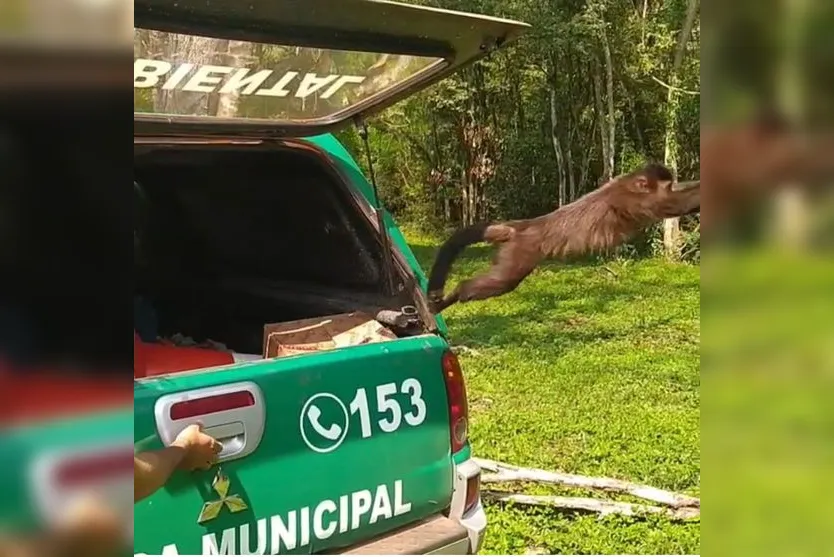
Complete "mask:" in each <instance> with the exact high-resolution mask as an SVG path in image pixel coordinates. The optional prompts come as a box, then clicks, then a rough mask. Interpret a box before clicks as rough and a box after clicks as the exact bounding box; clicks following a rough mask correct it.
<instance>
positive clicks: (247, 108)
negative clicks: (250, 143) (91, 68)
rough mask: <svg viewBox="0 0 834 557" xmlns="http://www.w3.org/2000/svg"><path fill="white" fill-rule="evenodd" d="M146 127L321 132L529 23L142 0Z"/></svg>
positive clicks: (358, 0)
mask: <svg viewBox="0 0 834 557" xmlns="http://www.w3.org/2000/svg"><path fill="white" fill-rule="evenodd" d="M134 26H135V27H134V71H133V91H134V121H135V126H134V129H135V132H134V133H135V134H137V135H143V134H151V135H159V134H177V135H180V134H201V135H202V134H218V135H232V134H234V135H241V136H250V137H267V136H296V137H300V136H311V135H316V134H320V133H324V132H329V131H333V130H334V129H336V128H338V127H339V126H341V125H344V124H345V123H347V122H350V121H354V120H360V119H364V118H366V117H367V116H368V115H370V114H373V113H375V112H378V111H380V110H382V109H384V108H385V107H387V106H390V105H391V104H393V103H395V102H396V101H398V100H400V99H402V98H404V97H406V96H408V95H411V94H413V93H415V92H417V91H420V90H422V89H425V88H426V87H428V86H430V85H432V84H433V83H436V82H437V81H439V80H440V79H442V78H443V77H445V76H447V75H449V74H450V73H451V72H454V71H455V70H457V69H459V68H461V67H462V66H464V65H466V64H469V63H471V62H473V61H475V60H477V59H479V58H482V57H483V56H485V55H487V54H488V53H489V52H491V51H493V50H494V49H495V48H497V47H500V46H502V45H504V44H506V43H508V42H510V41H512V40H514V39H515V38H517V37H518V36H519V34H520V33H521V32H522V31H523V30H524V29H526V28H527V25H526V24H523V23H519V22H515V21H509V20H505V19H499V18H494V17H488V16H482V15H473V14H466V13H460V12H452V11H448V10H440V9H435V8H428V7H423V6H411V5H405V4H398V3H394V2H387V1H382V0H339V1H337V2H334V1H332V0H304V1H296V0H243V1H241V0H212V1H211V2H205V1H203V0H181V1H179V2H170V0H136V3H135V9H134Z"/></svg>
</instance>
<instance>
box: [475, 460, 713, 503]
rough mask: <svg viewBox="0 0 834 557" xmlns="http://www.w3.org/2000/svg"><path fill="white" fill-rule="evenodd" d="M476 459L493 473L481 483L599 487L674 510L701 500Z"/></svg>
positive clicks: (613, 481) (599, 479)
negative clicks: (528, 483) (538, 483)
mask: <svg viewBox="0 0 834 557" xmlns="http://www.w3.org/2000/svg"><path fill="white" fill-rule="evenodd" d="M475 461H476V462H477V463H478V464H479V465H480V466H481V468H482V469H483V470H488V471H490V472H493V473H492V474H483V475H482V476H481V483H484V484H490V483H492V484H495V483H505V482H540V483H548V484H554V485H561V486H566V487H575V488H581V489H601V490H604V491H614V492H618V493H626V494H628V495H631V496H633V497H638V498H640V499H646V500H648V501H653V502H655V503H660V504H661V505H665V506H667V507H672V508H673V509H683V508H689V509H691V508H696V509H700V508H701V500H700V499H698V498H697V497H690V496H689V495H683V494H681V493H674V492H671V491H666V490H663V489H658V488H656V487H651V486H648V485H641V484H636V483H632V482H627V481H623V480H615V479H614V478H593V477H589V476H579V475H576V474H564V473H561V472H550V471H548V470H539V469H536V468H520V467H518V466H513V465H512V464H505V463H503V462H496V461H494V460H486V459H483V458H476V459H475Z"/></svg>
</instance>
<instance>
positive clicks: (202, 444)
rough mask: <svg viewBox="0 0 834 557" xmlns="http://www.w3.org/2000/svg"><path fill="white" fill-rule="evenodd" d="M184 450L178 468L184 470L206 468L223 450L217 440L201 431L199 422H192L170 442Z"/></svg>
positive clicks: (209, 466)
mask: <svg viewBox="0 0 834 557" xmlns="http://www.w3.org/2000/svg"><path fill="white" fill-rule="evenodd" d="M172 445H173V446H175V447H180V448H181V449H183V450H184V451H185V456H184V457H183V459H182V462H180V466H179V467H180V468H184V469H186V470H200V469H202V470H207V469H209V468H211V466H212V465H213V464H214V463H215V462H216V461H217V454H218V453H219V452H220V451H221V450H223V445H221V444H220V443H219V442H218V441H217V440H215V439H214V438H213V437H211V436H210V435H206V434H205V433H203V426H202V425H201V424H192V425H190V426H188V427H187V428H185V429H184V430H182V431H181V432H180V434H179V435H177V438H176V439H175V440H174V442H173V443H172Z"/></svg>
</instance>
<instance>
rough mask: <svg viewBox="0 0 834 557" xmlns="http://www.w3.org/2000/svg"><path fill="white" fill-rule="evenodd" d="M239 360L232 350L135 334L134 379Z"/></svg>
mask: <svg viewBox="0 0 834 557" xmlns="http://www.w3.org/2000/svg"><path fill="white" fill-rule="evenodd" d="M233 363H235V355H234V353H232V352H223V351H220V350H211V349H209V348H194V347H190V346H170V345H166V344H152V343H146V342H142V341H141V340H140V339H139V337H138V336H136V335H135V334H134V335H133V378H134V379H140V378H142V377H152V376H154V375H163V374H165V373H176V372H178V371H190V370H192V369H201V368H206V367H216V366H225V365H228V364H233Z"/></svg>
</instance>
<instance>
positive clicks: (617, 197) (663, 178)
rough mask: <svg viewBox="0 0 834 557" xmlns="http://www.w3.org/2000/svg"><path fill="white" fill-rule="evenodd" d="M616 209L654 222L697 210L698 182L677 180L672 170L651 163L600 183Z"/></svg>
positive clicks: (642, 219) (699, 193) (698, 207)
mask: <svg viewBox="0 0 834 557" xmlns="http://www.w3.org/2000/svg"><path fill="white" fill-rule="evenodd" d="M603 190H606V193H607V194H608V196H609V200H610V202H611V204H612V205H614V206H615V207H616V208H617V210H618V211H621V212H622V213H624V214H628V215H631V216H633V217H635V218H637V219H638V220H640V221H649V222H657V221H660V220H663V219H667V218H672V217H680V216H683V215H688V214H692V213H697V212H699V211H700V210H701V182H700V180H696V181H691V182H678V181H677V180H675V176H674V175H673V174H672V171H671V170H669V169H668V168H666V167H665V166H663V165H662V164H657V163H651V164H647V165H646V166H644V167H643V168H641V169H639V170H636V171H634V172H631V173H629V174H624V175H622V176H618V177H616V178H614V179H613V180H611V181H610V182H609V183H608V184H606V185H605V186H603Z"/></svg>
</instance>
